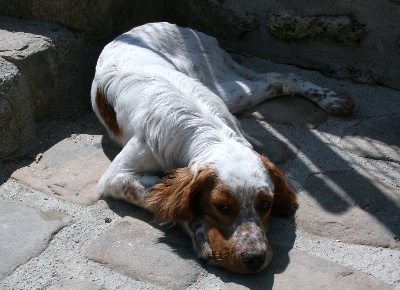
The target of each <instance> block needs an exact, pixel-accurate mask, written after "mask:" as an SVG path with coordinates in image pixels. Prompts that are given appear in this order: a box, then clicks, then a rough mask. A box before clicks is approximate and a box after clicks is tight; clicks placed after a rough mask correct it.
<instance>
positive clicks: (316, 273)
mask: <svg viewBox="0 0 400 290" xmlns="http://www.w3.org/2000/svg"><path fill="white" fill-rule="evenodd" d="M274 249H275V250H274V252H275V253H274V258H273V259H272V262H271V264H270V265H269V266H268V268H267V269H266V270H265V271H263V272H261V273H258V274H255V275H241V276H239V275H235V274H231V273H227V272H222V271H220V270H219V269H214V270H215V271H213V272H214V273H215V274H216V275H217V276H219V277H220V278H221V279H222V280H223V281H225V282H227V284H226V285H225V286H224V287H223V288H222V289H223V290H228V289H235V290H239V289H276V290H280V289H282V290H290V289H293V290H297V289H352V290H367V289H371V290H372V289H392V288H391V287H390V286H388V285H386V284H385V283H383V282H381V281H379V280H378V279H376V278H374V277H372V276H370V275H368V274H365V273H362V272H359V271H355V270H351V269H349V268H347V267H343V266H341V265H338V264H336V263H333V262H331V261H328V260H325V259H321V258H318V257H314V256H312V255H311V254H308V253H305V252H303V251H300V250H297V249H290V248H287V247H282V246H275V247H274Z"/></svg>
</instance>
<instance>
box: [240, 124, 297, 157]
mask: <svg viewBox="0 0 400 290" xmlns="http://www.w3.org/2000/svg"><path fill="white" fill-rule="evenodd" d="M239 120H240V123H241V126H242V129H243V131H244V132H245V134H246V137H247V139H248V140H249V141H250V143H251V144H252V145H253V147H254V150H256V151H257V152H258V153H260V154H263V155H265V156H267V157H268V158H269V159H270V160H271V161H272V162H274V163H276V164H284V163H286V162H288V161H289V160H292V159H294V158H296V156H297V154H298V152H299V150H298V148H297V147H295V146H294V145H292V146H288V144H286V143H285V142H282V141H281V140H279V139H277V138H276V137H275V136H273V135H272V134H271V133H269V132H268V131H266V130H265V129H264V128H263V126H262V124H260V123H259V122H258V121H257V120H255V119H254V118H247V117H244V118H239Z"/></svg>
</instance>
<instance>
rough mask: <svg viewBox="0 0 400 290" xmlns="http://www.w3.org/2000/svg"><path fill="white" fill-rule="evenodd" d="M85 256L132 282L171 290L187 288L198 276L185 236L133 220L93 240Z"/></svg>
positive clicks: (194, 256) (130, 219)
mask: <svg viewBox="0 0 400 290" xmlns="http://www.w3.org/2000/svg"><path fill="white" fill-rule="evenodd" d="M86 257H87V258H89V259H91V260H94V261H96V262H98V263H101V264H104V265H105V266H106V267H109V268H110V269H113V270H115V271H118V272H119V273H122V274H123V275H126V276H128V277H131V278H134V279H135V280H140V281H147V282H150V283H154V284H157V285H160V286H165V287H169V288H172V289H182V288H185V287H188V286H189V285H191V284H193V283H194V282H195V281H196V280H197V278H198V276H199V275H200V267H199V265H198V263H197V258H196V255H195V254H194V250H193V249H192V245H191V242H190V240H189V238H188V237H187V236H184V235H183V233H182V232H181V231H174V232H173V233H168V232H167V233H164V232H163V231H161V230H159V229H157V228H155V227H152V226H151V225H150V224H148V223H145V222H143V221H140V220H137V219H134V218H132V217H124V218H123V219H121V220H120V221H119V222H118V223H117V224H116V225H114V226H113V227H111V228H110V229H109V230H107V231H106V232H104V233H102V234H101V235H100V236H99V237H97V238H96V239H94V240H92V241H91V242H90V244H89V246H88V248H87V249H86Z"/></svg>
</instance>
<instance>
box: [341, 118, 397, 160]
mask: <svg viewBox="0 0 400 290" xmlns="http://www.w3.org/2000/svg"><path fill="white" fill-rule="evenodd" d="M399 124H400V116H397V117H393V116H391V117H387V116H386V117H377V118H371V119H367V120H365V121H362V122H361V123H359V124H357V125H354V126H352V127H350V128H349V129H348V130H347V132H346V134H345V137H344V138H343V139H342V141H341V145H342V147H343V148H345V149H346V150H348V151H350V152H352V153H355V154H357V155H359V156H361V157H366V158H372V159H379V160H388V161H393V162H400V126H399Z"/></svg>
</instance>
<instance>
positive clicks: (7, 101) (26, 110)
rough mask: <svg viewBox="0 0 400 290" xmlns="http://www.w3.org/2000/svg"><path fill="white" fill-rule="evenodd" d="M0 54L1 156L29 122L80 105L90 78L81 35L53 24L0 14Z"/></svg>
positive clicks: (20, 139)
mask: <svg viewBox="0 0 400 290" xmlns="http://www.w3.org/2000/svg"><path fill="white" fill-rule="evenodd" d="M0 57H1V60H0V62H1V70H0V88H1V91H0V132H1V133H2V134H1V135H2V136H4V138H1V140H0V158H1V157H4V156H6V155H7V154H9V153H11V152H13V151H15V150H16V149H18V147H19V146H20V145H21V144H22V143H24V141H25V142H26V141H28V140H29V139H30V138H31V137H32V136H33V135H34V132H35V131H34V127H35V124H34V121H36V122H37V121H41V120H44V119H46V118H48V117H51V116H53V115H54V114H55V113H60V112H61V113H62V114H64V115H72V114H73V113H75V112H77V111H79V110H81V109H82V104H83V103H84V102H85V101H84V100H85V97H86V100H88V99H89V98H88V97H87V96H85V95H88V94H89V93H88V92H89V90H88V88H89V86H88V83H89V82H88V81H85V78H84V77H83V76H84V75H85V70H86V68H85V66H83V65H82V58H83V38H82V36H80V35H79V34H76V33H72V32H70V31H68V30H67V29H65V28H63V27H61V26H59V25H57V24H53V23H48V22H42V21H24V20H17V19H13V18H8V17H0ZM88 79H89V77H88V78H86V80H88ZM86 102H87V101H86Z"/></svg>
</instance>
